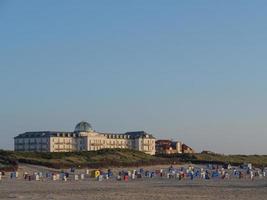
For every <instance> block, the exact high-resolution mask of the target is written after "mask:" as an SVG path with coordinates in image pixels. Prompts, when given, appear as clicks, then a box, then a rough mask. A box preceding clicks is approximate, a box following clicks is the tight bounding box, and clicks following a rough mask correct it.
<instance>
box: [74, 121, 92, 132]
mask: <svg viewBox="0 0 267 200" xmlns="http://www.w3.org/2000/svg"><path fill="white" fill-rule="evenodd" d="M92 131H93V128H92V126H91V124H89V123H88V122H80V123H78V124H77V125H76V126H75V129H74V132H92Z"/></svg>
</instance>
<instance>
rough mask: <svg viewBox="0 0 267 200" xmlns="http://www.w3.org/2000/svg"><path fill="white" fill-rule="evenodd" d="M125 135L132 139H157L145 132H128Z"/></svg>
mask: <svg viewBox="0 0 267 200" xmlns="http://www.w3.org/2000/svg"><path fill="white" fill-rule="evenodd" d="M125 135H130V137H131V138H133V139H134V138H140V137H141V138H150V139H155V137H154V136H153V135H151V134H148V133H147V132H145V131H134V132H126V133H125Z"/></svg>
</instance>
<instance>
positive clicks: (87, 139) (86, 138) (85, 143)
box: [14, 122, 155, 155]
mask: <svg viewBox="0 0 267 200" xmlns="http://www.w3.org/2000/svg"><path fill="white" fill-rule="evenodd" d="M14 143H15V144H14V145H15V151H33V152H73V151H96V150H100V149H112V148H121V149H133V150H138V151H142V152H144V153H147V154H150V155H154V154H155V138H154V137H153V135H151V134H148V133H146V132H145V131H136V132H126V133H123V134H118V133H100V132H96V131H94V130H93V129H92V126H91V125H90V124H89V123H87V122H80V123H78V124H77V125H76V127H75V129H74V132H61V131H37V132H25V133H22V134H19V135H18V136H16V137H15V138H14Z"/></svg>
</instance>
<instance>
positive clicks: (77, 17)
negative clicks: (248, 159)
mask: <svg viewBox="0 0 267 200" xmlns="http://www.w3.org/2000/svg"><path fill="white" fill-rule="evenodd" d="M266 8H267V2H265V1H253V2H252V1H246V0H245V1H223V2H219V1H211V0H204V1H174V0H168V1H163V0H153V1H152V0H148V1H141V0H137V1H134V2H127V1H123V0H114V1H108V0H102V1H82V0H81V1H71V0H69V1H51V0H47V1H33V0H28V1H18V0H13V1H7V0H0V27H1V31H0V38H1V45H0V91H1V101H0V138H1V139H0V149H13V137H14V136H16V135H18V134H19V133H23V132H26V131H40V130H55V131H73V129H74V126H75V125H76V124H77V123H78V122H79V121H88V122H89V123H91V124H92V126H93V128H94V129H95V130H96V131H102V132H115V133H116V132H119V133H123V132H126V131H134V130H144V131H147V132H149V133H151V134H153V135H154V136H155V137H157V138H159V139H165V138H166V139H174V140H180V141H183V142H184V143H186V144H188V145H189V146H191V147H193V148H194V149H196V150H197V151H202V150H211V151H214V152H218V153H225V154H237V153H238V154H267V150H266V140H267V125H266V121H267V106H266V102H267V93H266V89H267V79H266V74H267V67H266V66H267V60H266V56H265V53H266V51H267V45H266V41H267V25H266V20H267V13H266Z"/></svg>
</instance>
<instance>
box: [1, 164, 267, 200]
mask: <svg viewBox="0 0 267 200" xmlns="http://www.w3.org/2000/svg"><path fill="white" fill-rule="evenodd" d="M25 169H27V170H31V169H32V170H34V167H32V166H31V167H27V166H26V167H25V166H23V167H22V169H20V170H25ZM0 199H1V200H2V199H3V200H5V199H23V200H24V199H25V200H26V199H48V200H72V199H88V200H89V199H90V200H94V199H110V200H115V199H125V200H137V199H157V200H160V199H164V200H165V199H181V200H184V199H193V200H199V199H211V200H212V199H227V200H232V199H233V200H234V199H235V200H237V199H238V200H239V199H242V200H245V199H249V200H254V199H255V200H256V199H257V200H261V199H262V200H265V199H267V179H266V178H262V179H256V180H254V181H251V180H248V179H241V180H240V179H230V180H221V179H212V180H200V179H196V180H193V181H191V180H182V181H179V180H177V179H167V178H161V177H154V178H142V179H135V180H129V181H128V182H124V181H117V180H116V179H109V180H103V181H101V182H99V181H97V180H96V179H93V178H88V179H86V180H79V181H74V180H70V181H67V182H63V181H51V180H45V181H25V180H23V179H18V180H11V179H8V178H6V179H4V180H2V181H1V182H0Z"/></svg>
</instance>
